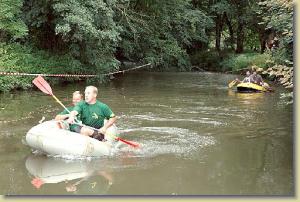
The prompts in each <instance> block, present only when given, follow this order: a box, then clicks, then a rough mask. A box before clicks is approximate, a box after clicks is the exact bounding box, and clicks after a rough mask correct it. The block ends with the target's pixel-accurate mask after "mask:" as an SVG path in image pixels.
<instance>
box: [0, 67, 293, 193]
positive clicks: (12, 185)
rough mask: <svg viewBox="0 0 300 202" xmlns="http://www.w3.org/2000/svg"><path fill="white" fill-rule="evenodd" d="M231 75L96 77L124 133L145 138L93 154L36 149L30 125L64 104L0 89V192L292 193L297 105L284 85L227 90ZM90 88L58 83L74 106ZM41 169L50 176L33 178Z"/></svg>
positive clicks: (38, 94)
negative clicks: (60, 154)
mask: <svg viewBox="0 0 300 202" xmlns="http://www.w3.org/2000/svg"><path fill="white" fill-rule="evenodd" d="M235 77H236V76H235V75H226V74H220V73H146V72H135V73H129V74H125V75H124V76H118V77H116V78H115V79H114V80H112V82H110V83H107V84H99V85H97V86H98V87H99V90H100V95H99V99H100V100H101V101H102V102H104V103H106V104H108V105H109V106H110V107H111V108H112V110H113V111H114V113H115V114H116V115H117V116H118V122H117V126H118V128H119V129H120V131H121V132H122V135H123V136H122V137H123V138H124V139H127V140H132V141H135V142H138V143H140V144H141V145H142V148H141V149H134V148H130V147H122V149H120V151H119V152H116V153H115V154H114V155H112V156H108V157H104V158H97V159H93V158H88V159H61V158H54V157H47V156H43V155H38V154H34V153H32V151H31V148H30V147H29V146H27V145H26V143H25V141H24V140H25V135H26V132H27V131H28V130H29V129H30V128H31V127H32V126H34V125H36V124H38V121H39V120H41V118H42V117H43V116H44V117H45V120H50V119H52V118H53V117H54V116H55V114H57V113H58V112H60V111H62V108H61V107H60V105H58V104H57V103H56V102H55V101H54V99H53V98H51V96H48V95H45V94H44V93H42V92H41V91H39V90H30V91H21V92H19V91H17V92H12V93H2V94H0V101H1V102H0V113H1V115H0V126H1V127H0V152H1V158H0V162H1V167H0V173H1V175H0V190H1V194H3V195H53V194H54V195H64V194H70V195H76V194H79V195H85V194H88V195H94V194H95V195H102V194H104V195H285V196H291V195H293V194H294V187H295V185H294V183H295V181H294V175H295V174H294V162H293V158H294V152H293V146H294V135H293V106H292V105H286V104H285V103H284V102H283V100H282V99H280V94H281V93H283V92H286V90H285V89H283V88H282V87H279V86H275V92H274V93H256V94H240V93H236V92H235V91H234V90H229V89H228V88H227V83H228V82H229V81H231V80H232V79H234V78H235ZM84 87H85V84H84V83H78V84H69V85H65V86H52V90H53V92H54V94H55V95H56V96H57V97H58V98H59V99H60V100H62V102H63V103H65V104H66V105H68V104H69V103H70V102H71V101H70V100H71V94H72V92H73V91H75V90H80V91H84ZM66 145H67V143H66ZM37 173H43V175H44V176H46V177H48V179H47V180H44V181H43V183H42V184H41V185H40V186H38V185H36V186H33V184H38V183H39V182H38V181H39V180H40V179H38V178H37ZM69 175H70V177H69V178H70V179H69V180H63V181H62V180H61V179H65V178H66V176H69Z"/></svg>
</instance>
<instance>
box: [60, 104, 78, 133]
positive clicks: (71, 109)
mask: <svg viewBox="0 0 300 202" xmlns="http://www.w3.org/2000/svg"><path fill="white" fill-rule="evenodd" d="M67 109H68V110H69V111H70V112H71V111H73V109H74V106H71V107H67ZM65 114H69V112H68V111H67V110H66V109H65V110H64V111H62V112H60V113H59V115H65ZM76 118H77V120H78V121H80V114H78V115H77V116H76ZM76 127H78V124H71V125H70V131H73V132H74V131H75V128H76Z"/></svg>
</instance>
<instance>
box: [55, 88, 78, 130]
mask: <svg viewBox="0 0 300 202" xmlns="http://www.w3.org/2000/svg"><path fill="white" fill-rule="evenodd" d="M80 101H82V94H81V93H80V92H79V91H75V92H74V93H73V97H72V104H73V106H70V107H67V109H68V110H69V111H70V112H71V111H72V110H73V108H74V106H75V105H76V104H77V103H79V102H80ZM68 110H66V109H65V110H64V111H62V112H60V113H59V114H58V115H56V116H55V120H56V121H60V122H58V123H59V124H60V125H59V126H60V127H61V128H64V129H70V131H72V132H77V133H79V132H80V128H79V126H78V125H77V124H70V125H65V124H67V123H65V122H63V120H66V119H68V118H69V116H70V114H69V112H68ZM77 120H80V117H79V116H77Z"/></svg>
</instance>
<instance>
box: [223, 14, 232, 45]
mask: <svg viewBox="0 0 300 202" xmlns="http://www.w3.org/2000/svg"><path fill="white" fill-rule="evenodd" d="M224 21H225V23H226V24H227V26H228V30H229V34H230V45H231V48H232V50H234V31H233V27H232V24H231V22H230V20H229V18H228V16H227V14H226V12H225V13H224Z"/></svg>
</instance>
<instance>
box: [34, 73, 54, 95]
mask: <svg viewBox="0 0 300 202" xmlns="http://www.w3.org/2000/svg"><path fill="white" fill-rule="evenodd" d="M32 83H33V84H34V85H35V86H36V87H38V89H40V90H41V91H43V92H44V93H46V94H48V95H53V93H52V89H51V87H50V85H49V84H48V83H47V81H46V80H45V79H44V78H43V77H41V76H38V77H36V78H35V79H33V81H32Z"/></svg>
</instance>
